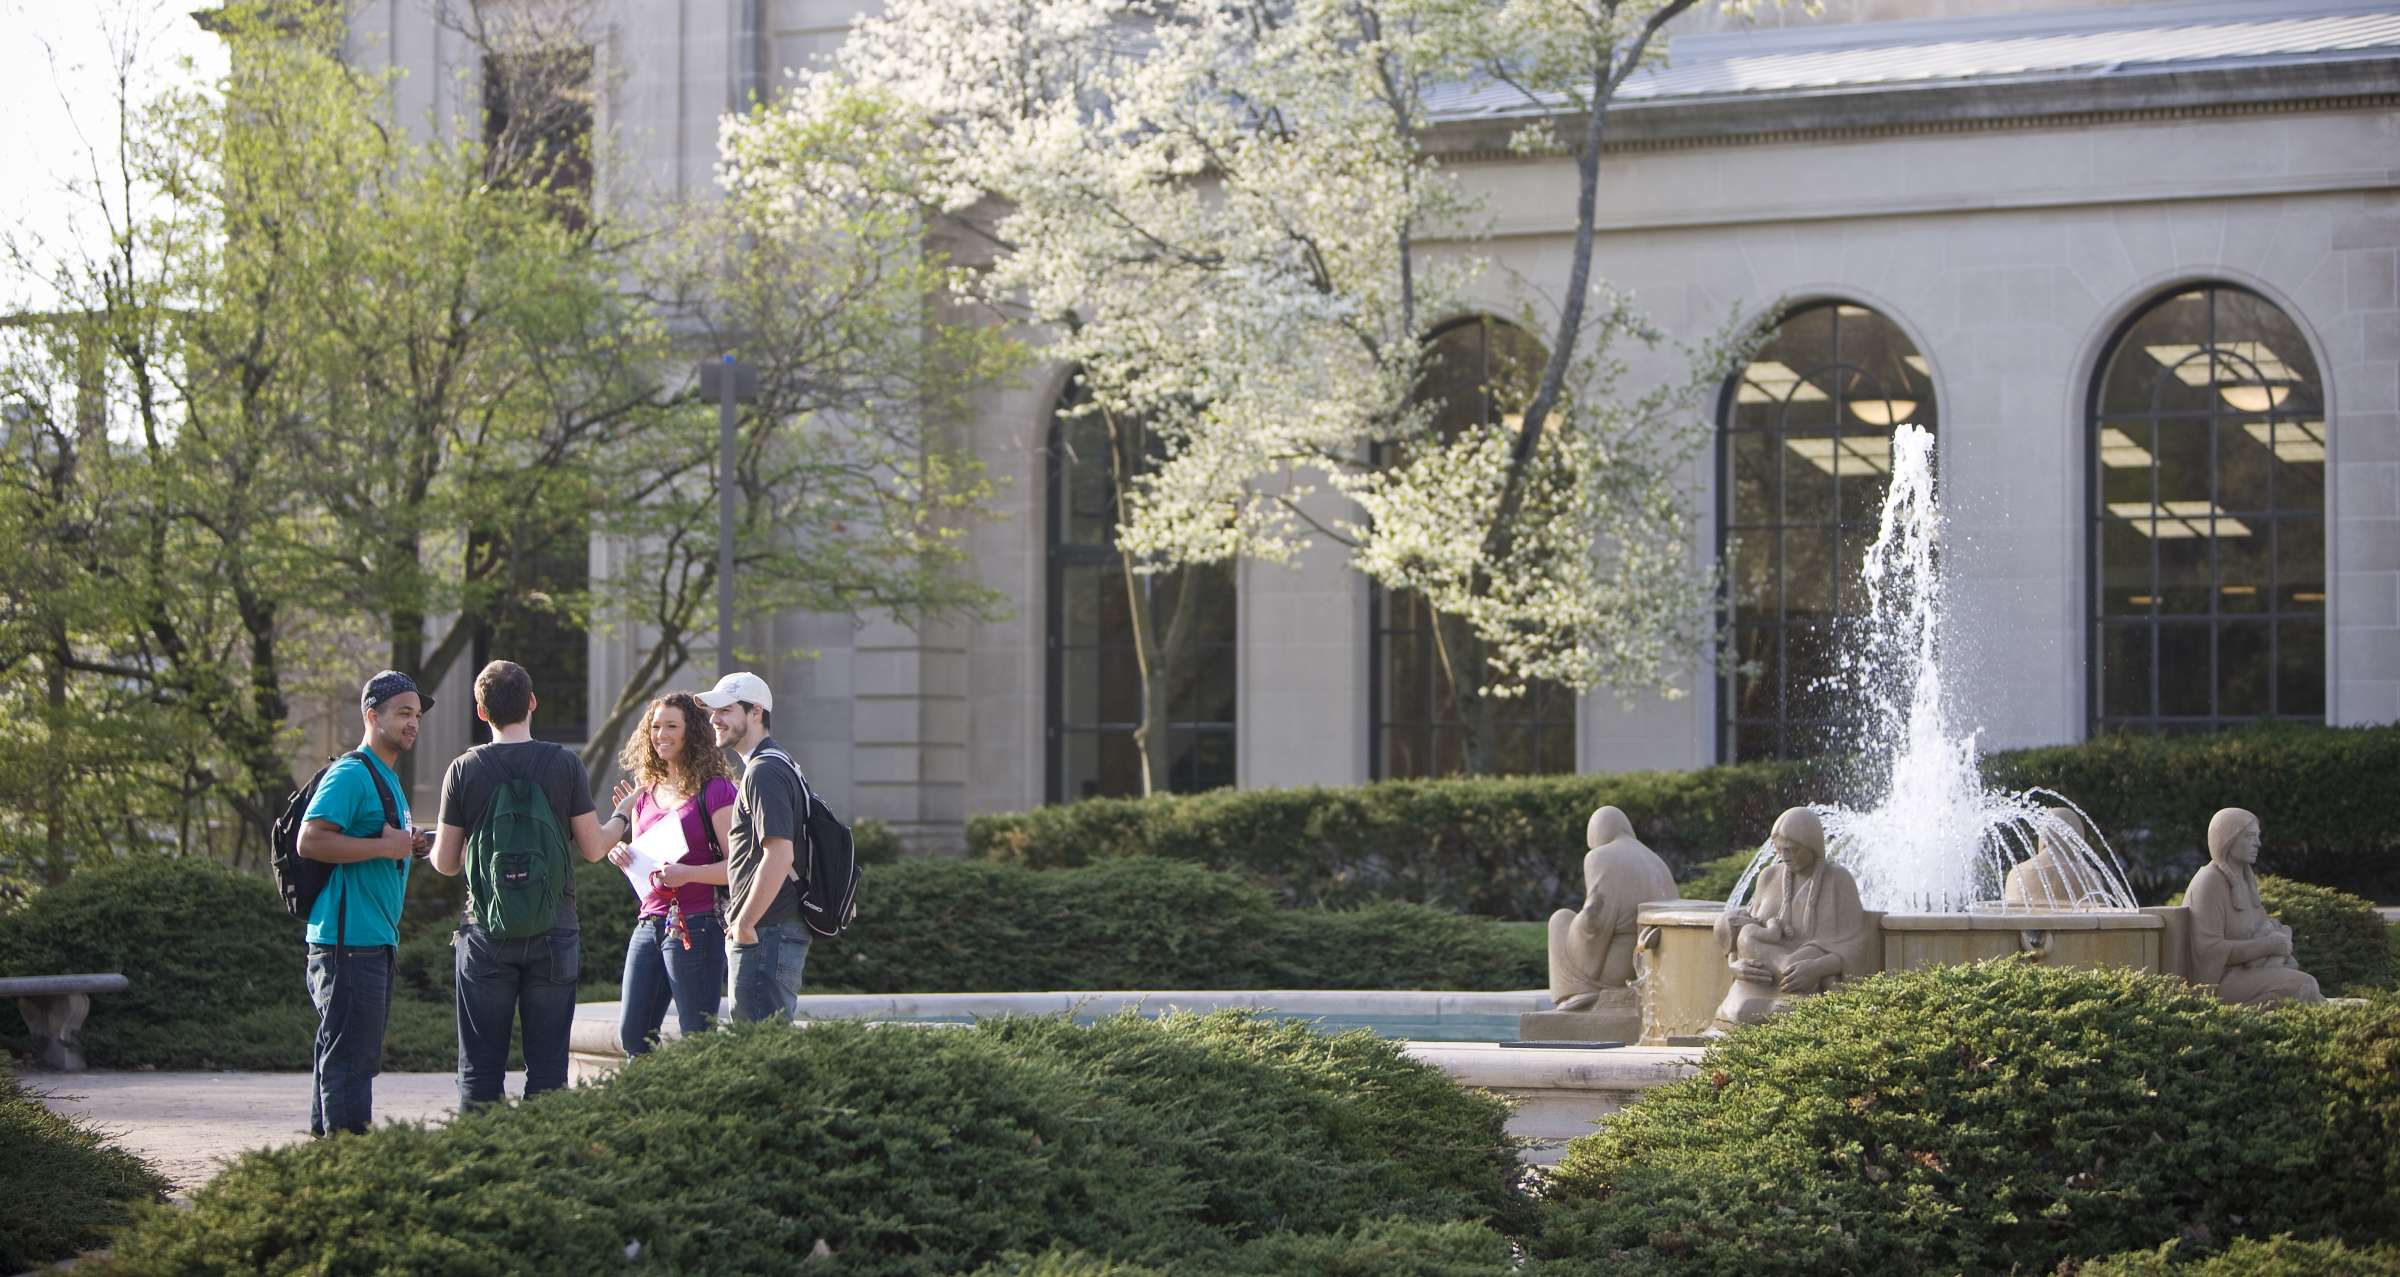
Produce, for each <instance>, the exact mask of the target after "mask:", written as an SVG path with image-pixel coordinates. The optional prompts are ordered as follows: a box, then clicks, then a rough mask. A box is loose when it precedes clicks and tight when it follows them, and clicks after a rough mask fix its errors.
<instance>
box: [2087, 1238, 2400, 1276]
mask: <svg viewBox="0 0 2400 1277" xmlns="http://www.w3.org/2000/svg"><path fill="white" fill-rule="evenodd" d="M2058 1274H2059V1277H2400V1247H2393V1246H2345V1245H2343V1244H2342V1243H2340V1242H2338V1241H2313V1242H2304V1241H2294V1240H2292V1239H2291V1238H2290V1237H2288V1236H2285V1237H2273V1238H2269V1239H2267V1240H2265V1241H2257V1240H2253V1239H2251V1238H2247V1237H2245V1238H2239V1239H2237V1240H2235V1242H2234V1243H2233V1244H2232V1245H2230V1246H2227V1247H2226V1248H2225V1249H2224V1250H2223V1251H2221V1252H2218V1253H2216V1254H2208V1255H2200V1254H2194V1253H2193V1252H2192V1251H2191V1250H2190V1249H2188V1248H2187V1247H2185V1246H2183V1245H2182V1244H2181V1243H2178V1242H2168V1243H2167V1244H2165V1245H2163V1246H2161V1247H2159V1248H2158V1249H2157V1250H2145V1251H2136V1252H2133V1253H2131V1254H2125V1255H2111V1256H2109V1257H2107V1258H2105V1259H2094V1260H2090V1261H2088V1262H2085V1263H2066V1264H2060V1265H2059V1266H2058Z"/></svg>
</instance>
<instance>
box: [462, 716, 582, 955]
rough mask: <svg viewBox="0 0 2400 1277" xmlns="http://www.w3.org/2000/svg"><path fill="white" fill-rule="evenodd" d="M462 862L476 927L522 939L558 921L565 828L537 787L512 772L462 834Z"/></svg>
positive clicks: (566, 868)
mask: <svg viewBox="0 0 2400 1277" xmlns="http://www.w3.org/2000/svg"><path fill="white" fill-rule="evenodd" d="M484 761H485V762H486V763H487V764H488V763H489V762H490V759H489V757H488V756H487V757H486V758H485V760H484ZM466 862H467V864H466V870H467V900H468V903H469V905H470V906H471V907H472V909H473V914H474V919H475V925H476V926H479V927H481V928H483V929H484V931H485V932H486V933H487V934H489V935H490V936H491V937H492V938H494V939H496V940H523V939H527V938H529V937H532V936H538V935H541V934H542V933H543V932H545V931H548V930H549V929H550V928H551V926H552V925H553V924H554V923H556V921H557V920H558V906H559V904H560V902H561V901H563V900H565V899H566V894H567V874H568V873H569V872H571V867H570V866H569V864H568V861H567V831H566V830H565V828H563V827H562V826H561V825H560V824H559V823H558V813H557V812H556V811H555V810H553V809H552V808H551V806H550V798H549V796H548V795H547V794H544V793H543V792H542V789H541V786H539V785H536V784H534V783H533V782H532V781H531V780H529V779H527V778H525V777H523V776H512V777H510V778H509V779H507V780H504V781H502V782H501V783H500V785H499V786H498V787H497V788H495V789H494V790H492V800H491V802H490V803H489V804H487V805H486V806H485V807H484V809H483V819H481V820H478V821H476V822H475V828H474V830H473V831H472V832H470V833H468V835H467V854H466Z"/></svg>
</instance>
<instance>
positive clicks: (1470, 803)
mask: <svg viewBox="0 0 2400 1277" xmlns="http://www.w3.org/2000/svg"><path fill="white" fill-rule="evenodd" d="M1984 771H1985V775H1986V776H1987V777H1988V778H1989V779H1990V780H1991V781H1992V782H1993V783H1994V784H1997V785H2000V786H2003V787H2005V788H2009V789H2023V788H2027V787H2030V786H2035V785H2040V786H2044V787H2047V788H2050V789H2054V790H2057V791H2058V792H2060V793H2062V794H2065V795H2066V796H2067V797H2068V798H2071V799H2073V800H2074V801H2075V802H2076V803H2078V804H2080V805H2081V806H2082V807H2083V808H2084V810H2085V811H2087V812H2089V813H2090V814H2091V816H2092V818H2093V820H2094V821H2095V823H2096V824H2097V825H2098V827H2099V829H2100V831H2101V832H2102V833H2103V834H2104V835H2106V836H2107V838H2108V839H2109V841H2110V842H2111V843H2112V844H2113V845H2115V846H2116V847H2117V849H2118V851H2119V853H2120V854H2121V855H2122V856H2123V857H2124V858H2125V861H2126V865H2127V869H2128V871H2129V873H2130V876H2131V877H2132V878H2133V880H2134V883H2135V886H2136V889H2137V890H2139V891H2141V892H2142V893H2143V895H2144V898H2145V899H2151V900H2155V899H2158V898H2160V897H2163V896H2164V895H2165V894H2166V893H2167V892H2169V891H2172V890H2175V889H2176V888H2178V887H2180V886H2182V885H2183V883H2184V882H2185V881H2187V880H2189V879H2190V877H2191V875H2192V871H2193V870H2195V869H2197V868H2198V867H2199V866H2200V864H2201V862H2202V861H2204V860H2205V859H2206V858H2207V857H2206V852H2205V850H2204V846H2203V839H2204V835H2205V833H2206V830H2207V827H2208V819H2209V817H2210V816H2211V815H2213V814H2215V812H2216V810H2217V809H2218V808H2220V807H2227V806H2234V807H2247V808H2249V809H2250V810H2251V811H2254V812H2256V813H2258V816H2259V818H2260V820H2261V822H2262V823H2263V824H2264V826H2265V829H2266V847H2265V852H2264V855H2263V858H2262V862H2261V863H2262V865H2263V866H2264V867H2265V868H2267V869H2269V870H2271V871H2273V872H2278V873H2284V874H2288V875H2295V876H2298V877H2302V878H2305V879H2307V880H2309V881H2314V882H2323V883H2327V884H2330V885H2334V886H2344V887H2349V888H2351V889H2353V890H2360V891H2365V892H2368V893H2369V894H2378V893H2382V894H2395V895H2400V821H2395V820H2393V819H2392V816H2391V804H2390V800H2389V796H2388V790H2389V784H2390V777H2392V776H2394V775H2400V726H2391V727H2373V728H2323V727H2303V726H2290V725H2275V726H2266V727H2257V728H2246V729H2242V730H2238V731H2230V732H2223V733H2219V734H2215V735H2209V736H2177V737H2150V736H2108V737H2102V738H2099V739H2095V740H2093V741H2090V742H2087V743H2085V744H2082V745H2071V746H2060V747H2055V748H2045V749H2029V750H2017V751H2013V752H2009V753H2001V754H1995V755H1992V756H1991V757H1989V758H1987V759H1986V760H1985V762H1984ZM1844 774H1845V768H1844V766H1843V763H1842V760H1839V759H1819V760H1807V761H1798V762H1776V763H1741V764H1734V765H1727V766H1720V767H1706V768H1701V769H1699V770H1697V771H1658V772H1629V773H1624V774H1621V775H1605V776H1600V775H1595V776H1539V777H1497V778H1469V779H1456V780H1430V781H1416V780H1410V781H1381V782H1378V783H1375V784H1370V785H1357V786H1350V787H1342V788H1314V789H1266V790H1215V791H1211V792H1209V793H1204V794H1193V795H1184V796H1178V795H1162V796H1155V797H1151V798H1143V799H1086V800H1084V801H1081V802H1076V803H1069V804H1065V805H1062V806H1054V807H1043V808H1037V809H1035V810H1033V811H1026V812H1012V813H1006V814H998V815H982V816H976V817H973V818H971V819H970V820H969V821H968V822H967V843H968V846H969V848H970V849H971V850H972V851H973V852H974V853H975V854H976V855H977V856H979V857H982V858H984V859H987V860H993V861H999V862H1004V863H1012V864H1024V865H1030V866H1033V867H1035V868H1043V869H1052V868H1064V867H1068V866H1074V865H1082V864H1090V863H1093V862H1096V861H1101V860H1109V859H1114V858H1119V857H1125V856H1137V855H1152V856H1164V857H1168V858H1171V859H1176V860H1188V861H1193V862H1196V863H1199V864H1204V865H1208V866H1211V867H1213V868H1218V869H1226V870H1231V871H1234V872H1237V873H1240V874H1242V875H1243V876H1245V877H1247V878H1249V879H1251V880H1252V881H1254V882H1258V883H1260V884H1262V885H1266V886H1268V887H1270V888H1272V889H1274V890H1276V891H1278V892H1280V893H1282V894H1283V896H1284V897H1285V898H1286V899H1288V900H1293V901H1298V902H1304V903H1317V904H1332V905H1354V904H1361V903H1364V902H1366V901H1370V900H1408V901H1416V902H1419V903H1424V904H1433V905H1440V906H1443V907H1445V908H1451V909H1458V910H1463V911H1465V912H1469V913H1478V914H1484V915H1487V916H1492V917H1503V918H1533V917H1542V916H1546V915H1547V914H1548V913H1549V912H1550V910H1552V909H1555V908H1558V907H1560V906H1562V905H1566V904H1571V903H1572V902H1573V901H1574V899H1575V898H1577V897H1578V896H1579V895H1580V883H1579V882H1578V881H1577V873H1578V866H1579V865H1580V863H1581V858H1582V852H1583V836H1582V835H1583V827H1584V821H1585V820H1586V818H1587V817H1589V816H1590V815H1591V812H1592V809H1593V808H1595V807H1598V806H1601V805H1603V804H1613V805H1615V806H1617V807H1620V808H1623V809H1624V811H1625V813H1626V814H1627V815H1628V816H1630V817H1631V818H1632V820H1633V826H1634V829H1635V831H1636V832H1637V833H1638V834H1639V835H1640V836H1641V838H1642V840H1643V841H1644V842H1646V843H1648V844H1649V845H1650V846H1651V847H1652V848H1653V849H1655V850H1656V851H1657V852H1658V853H1659V855H1661V856H1662V857H1664V858H1665V859H1666V860H1667V862H1668V864H1669V865H1670V866H1672V867H1674V868H1675V869H1676V870H1677V873H1678V876H1679V877H1680V876H1683V875H1684V874H1686V873H1688V872H1690V871H1691V869H1692V868H1693V867H1694V866H1696V865H1697V864H1699V863H1700V862H1701V861H1703V860H1707V859H1712V858H1716V857H1719V856H1721V855H1722V854H1723V853H1724V850H1725V849H1726V848H1728V847H1743V846H1757V845H1758V844H1759V843H1760V842H1761V841H1763V840H1764V838H1765V835H1766V831H1767V829H1768V827H1769V826H1770V825H1771V824H1772V823H1773V822H1774V819H1775V816H1776V814H1777V813H1778V812H1780V811H1782V810H1783V809H1784V808H1786V807H1790V806H1793V805H1796V804H1799V803H1803V802H1813V801H1822V800H1827V799H1832V800H1837V801H1854V800H1856V799H1857V798H1858V797H1859V795H1856V794H1853V793H1850V792H1848V790H1847V789H1846V787H1845V786H1844V784H1843V783H1842V781H1841V780H1840V779H1839V778H1840V777H1841V776H1843V775H1844Z"/></svg>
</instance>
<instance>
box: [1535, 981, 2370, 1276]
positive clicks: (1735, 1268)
mask: <svg viewBox="0 0 2400 1277" xmlns="http://www.w3.org/2000/svg"><path fill="white" fill-rule="evenodd" d="M2396 1031H2400V999H2394V998H2390V997H2386V998H2384V999H2382V1000H2379V1001H2376V1002H2374V1003H2372V1004H2370V1005H2367V1006H2364V1007H2292V1008H2285V1009H2281V1010H2277V1011H2273V1012H2260V1011H2257V1010H2251V1009H2244V1008H2237V1007H2228V1006H2225V1005H2223V1004H2221V1003H2219V1002H2218V1001H2217V1000H2216V999H2215V998H2213V997H2211V996H2209V995H2208V994H2206V993H2205V992H2202V991H2197V990H2194V989H2192V988H2190V987H2189V986H2187V985H2185V984H2183V983H2182V982H2180V981H2176V980H2172V979H2164V978H2159V977H2151V976H2143V975H2137V974H2134V973H2131V972H2122V971H2086V970H2069V969H2055V968H2046V967H2040V966H2034V965H2031V964H2027V963H2021V962H2013V961H2011V962H1995V963H1985V964H1977V965H1973V966H1958V967H1936V968H1930V969H1925V970H1919V971H1912V972H1906V973H1896V974H1893V973H1887V974H1883V975H1878V976H1874V977H1871V978H1869V979H1866V980H1862V981H1859V982H1857V983H1856V984H1853V985H1850V986H1849V987H1847V988H1845V989H1843V990H1841V991H1839V992H1836V993H1833V994H1829V995H1826V996H1824V997H1821V998H1814V999H1809V1000H1807V1001H1805V1002H1803V1003H1802V1004H1801V1005H1800V1006H1799V1007H1798V1008H1797V1009H1795V1010H1794V1011H1792V1012H1791V1013H1790V1014H1788V1015H1785V1016H1781V1017H1778V1018H1777V1019H1776V1020H1774V1021H1771V1022H1769V1023H1767V1024H1764V1025H1759V1026H1755V1027H1752V1028H1749V1029H1745V1030H1743V1031H1741V1032H1739V1033H1736V1034H1734V1035H1733V1036H1732V1037H1730V1038H1729V1039H1727V1040H1725V1041H1724V1042H1722V1043H1720V1044H1718V1045H1716V1046H1713V1047H1712V1048H1710V1050H1709V1052H1708V1054H1707V1056H1706V1057H1705V1058H1704V1059H1703V1060H1702V1061H1701V1063H1700V1066H1699V1069H1698V1072H1697V1074H1696V1075H1695V1076H1693V1077H1691V1078H1689V1079H1686V1080H1684V1081H1681V1082H1677V1083H1674V1084H1672V1085H1670V1086H1667V1087H1662V1088H1660V1089H1658V1090H1654V1091H1652V1092H1651V1093H1650V1094H1649V1095H1648V1096H1646V1097H1645V1098H1644V1099H1643V1101H1642V1102H1641V1103H1640V1104H1638V1105H1635V1106H1633V1107H1632V1108H1629V1109H1627V1110H1625V1111H1624V1112H1623V1113H1621V1114H1619V1115H1618V1116H1617V1117H1615V1118H1613V1119H1612V1120H1611V1121H1610V1123H1609V1124H1608V1125H1607V1126H1605V1127H1603V1128H1601V1130H1600V1131H1598V1132H1597V1133H1595V1134H1593V1135H1589V1136H1585V1137H1583V1138H1582V1139H1579V1140H1577V1141H1576V1142H1575V1143H1574V1144H1572V1145H1570V1146H1569V1149H1568V1153H1567V1156H1566V1158H1565V1160H1564V1161H1563V1162H1562V1163H1561V1164H1560V1167H1559V1171H1558V1174H1557V1176H1556V1177H1555V1179H1554V1181H1553V1192H1554V1194H1555V1209H1554V1210H1553V1211H1551V1213H1550V1214H1549V1216H1548V1218H1547V1219H1546V1221H1545V1223H1544V1226H1543V1228H1542V1230H1541V1233H1540V1235H1539V1237H1538V1238H1537V1239H1536V1243H1535V1246H1534V1249H1535V1252H1536V1254H1537V1255H1540V1256H1543V1257H1545V1258H1547V1259H1550V1260H1554V1261H1557V1262H1558V1263H1560V1264H1561V1265H1563V1266H1570V1267H1571V1266H1572V1265H1574V1264H1577V1263H1583V1264H1597V1265H1600V1266H1602V1267H1603V1268H1606V1267H1609V1266H1629V1267H1628V1270H1629V1271H1643V1272H1651V1273H1661V1274H1702V1273H1706V1274H1736V1273H1738V1274H1743V1275H1744V1277H1767V1275H1769V1274H1778V1273H1792V1274H1801V1273H1841V1272H1849V1273H1863V1272H1877V1273H1958V1272H1968V1273H2003V1272H2011V1271H2015V1272H2044V1271H2049V1270H2051V1269H2053V1268H2054V1267H2056V1266H2058V1265H2060V1264H2061V1263H2062V1262H2064V1261H2067V1260H2070V1259H2074V1258H2076V1257H2080V1256H2092V1255H2109V1254H2113V1253H2116V1252H2119V1251H2126V1250H2135V1249H2144V1248H2150V1247H2155V1246H2158V1245H2160V1244H2161V1243H2163V1242H2166V1241H2171V1240H2176V1239H2178V1238H2180V1239H2182V1240H2183V1242H2184V1244H2185V1246H2186V1247H2187V1248H2189V1250H2190V1251H2191V1252H2193V1253H2196V1254H2198V1253H2206V1252H2207V1251H2209V1250H2210V1249H2212V1248H2213V1247H2215V1246H2218V1245H2222V1244H2223V1243H2224V1242H2226V1241H2227V1240H2229V1239H2231V1238H2235V1237H2240V1236H2265V1235H2271V1234H2275V1233H2283V1232H2290V1233H2295V1234H2298V1235H2301V1236H2304V1237H2327V1236H2330V1237H2340V1238H2344V1239H2347V1240H2350V1241H2352V1242H2361V1243H2372V1242H2378V1241H2388V1240H2393V1239H2394V1234H2395V1232H2396V1231H2400V1177H2396V1176H2395V1171H2396V1170H2400V1152H2395V1151H2394V1144H2393V1138H2394V1136H2395V1134H2400V1069H2396V1068H2395V1064H2396V1063H2400V1046H2396V1045H2395V1041H2396V1040H2400V1033H2396Z"/></svg>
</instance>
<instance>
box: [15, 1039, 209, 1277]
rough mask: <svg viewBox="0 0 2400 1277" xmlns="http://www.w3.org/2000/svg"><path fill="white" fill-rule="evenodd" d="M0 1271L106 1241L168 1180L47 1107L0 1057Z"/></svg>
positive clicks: (163, 1192) (161, 1195) (162, 1193)
mask: <svg viewBox="0 0 2400 1277" xmlns="http://www.w3.org/2000/svg"><path fill="white" fill-rule="evenodd" d="M0 1149H6V1150H7V1155H6V1156H0V1272H7V1273H14V1272H22V1271H24V1270H25V1269H28V1268H32V1267H34V1266H35V1265H37V1264H47V1263H50V1262H52V1261H54V1260H60V1259H65V1258H66V1257H68V1256H70V1255H73V1254H75V1253H76V1252H78V1251H81V1250H85V1249H88V1248H90V1247H93V1246H98V1245H100V1244H102V1243H103V1242H105V1241H107V1240H108V1232H109V1230H110V1229H111V1228H112V1227H114V1226H115V1225H117V1224H118V1223H119V1222H121V1221H122V1220H123V1219H124V1218H125V1217H126V1216H127V1214H128V1213H129V1212H128V1208H129V1207H130V1206H131V1205H132V1204H133V1203H135V1202H158V1201H164V1200H165V1199H166V1196H167V1188H168V1185H167V1181H166V1180H165V1179H163V1178H161V1177H160V1176H159V1174H158V1172H156V1171H154V1170H152V1169H150V1165H149V1163H147V1162H144V1161H143V1160H142V1159H140V1158H138V1157H135V1156H134V1155H133V1154H131V1153H128V1152H126V1151H125V1150H123V1149H121V1148H118V1147H116V1146H115V1145H113V1144H110V1143H109V1142H108V1141H107V1139H106V1138H104V1137H103V1136H102V1135H101V1134H100V1132H99V1131H97V1130H95V1129H93V1128H92V1127H91V1126H89V1125H87V1124H85V1123H83V1122H79V1121H76V1120H74V1119H72V1118H67V1117H62V1116H60V1115H59V1114H57V1113H54V1112H51V1111H50V1109H49V1108H48V1107H47V1106H46V1105H44V1104H43V1103H42V1102H41V1100H40V1099H38V1098H36V1097H35V1096H34V1095H33V1094H32V1093H30V1092H28V1091H27V1090H26V1089H25V1085H24V1083H22V1082H20V1081H19V1080H18V1079H17V1077H16V1075H15V1074H14V1073H13V1072H12V1071H10V1069H9V1068H8V1065H7V1061H6V1060H5V1059H0Z"/></svg>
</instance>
